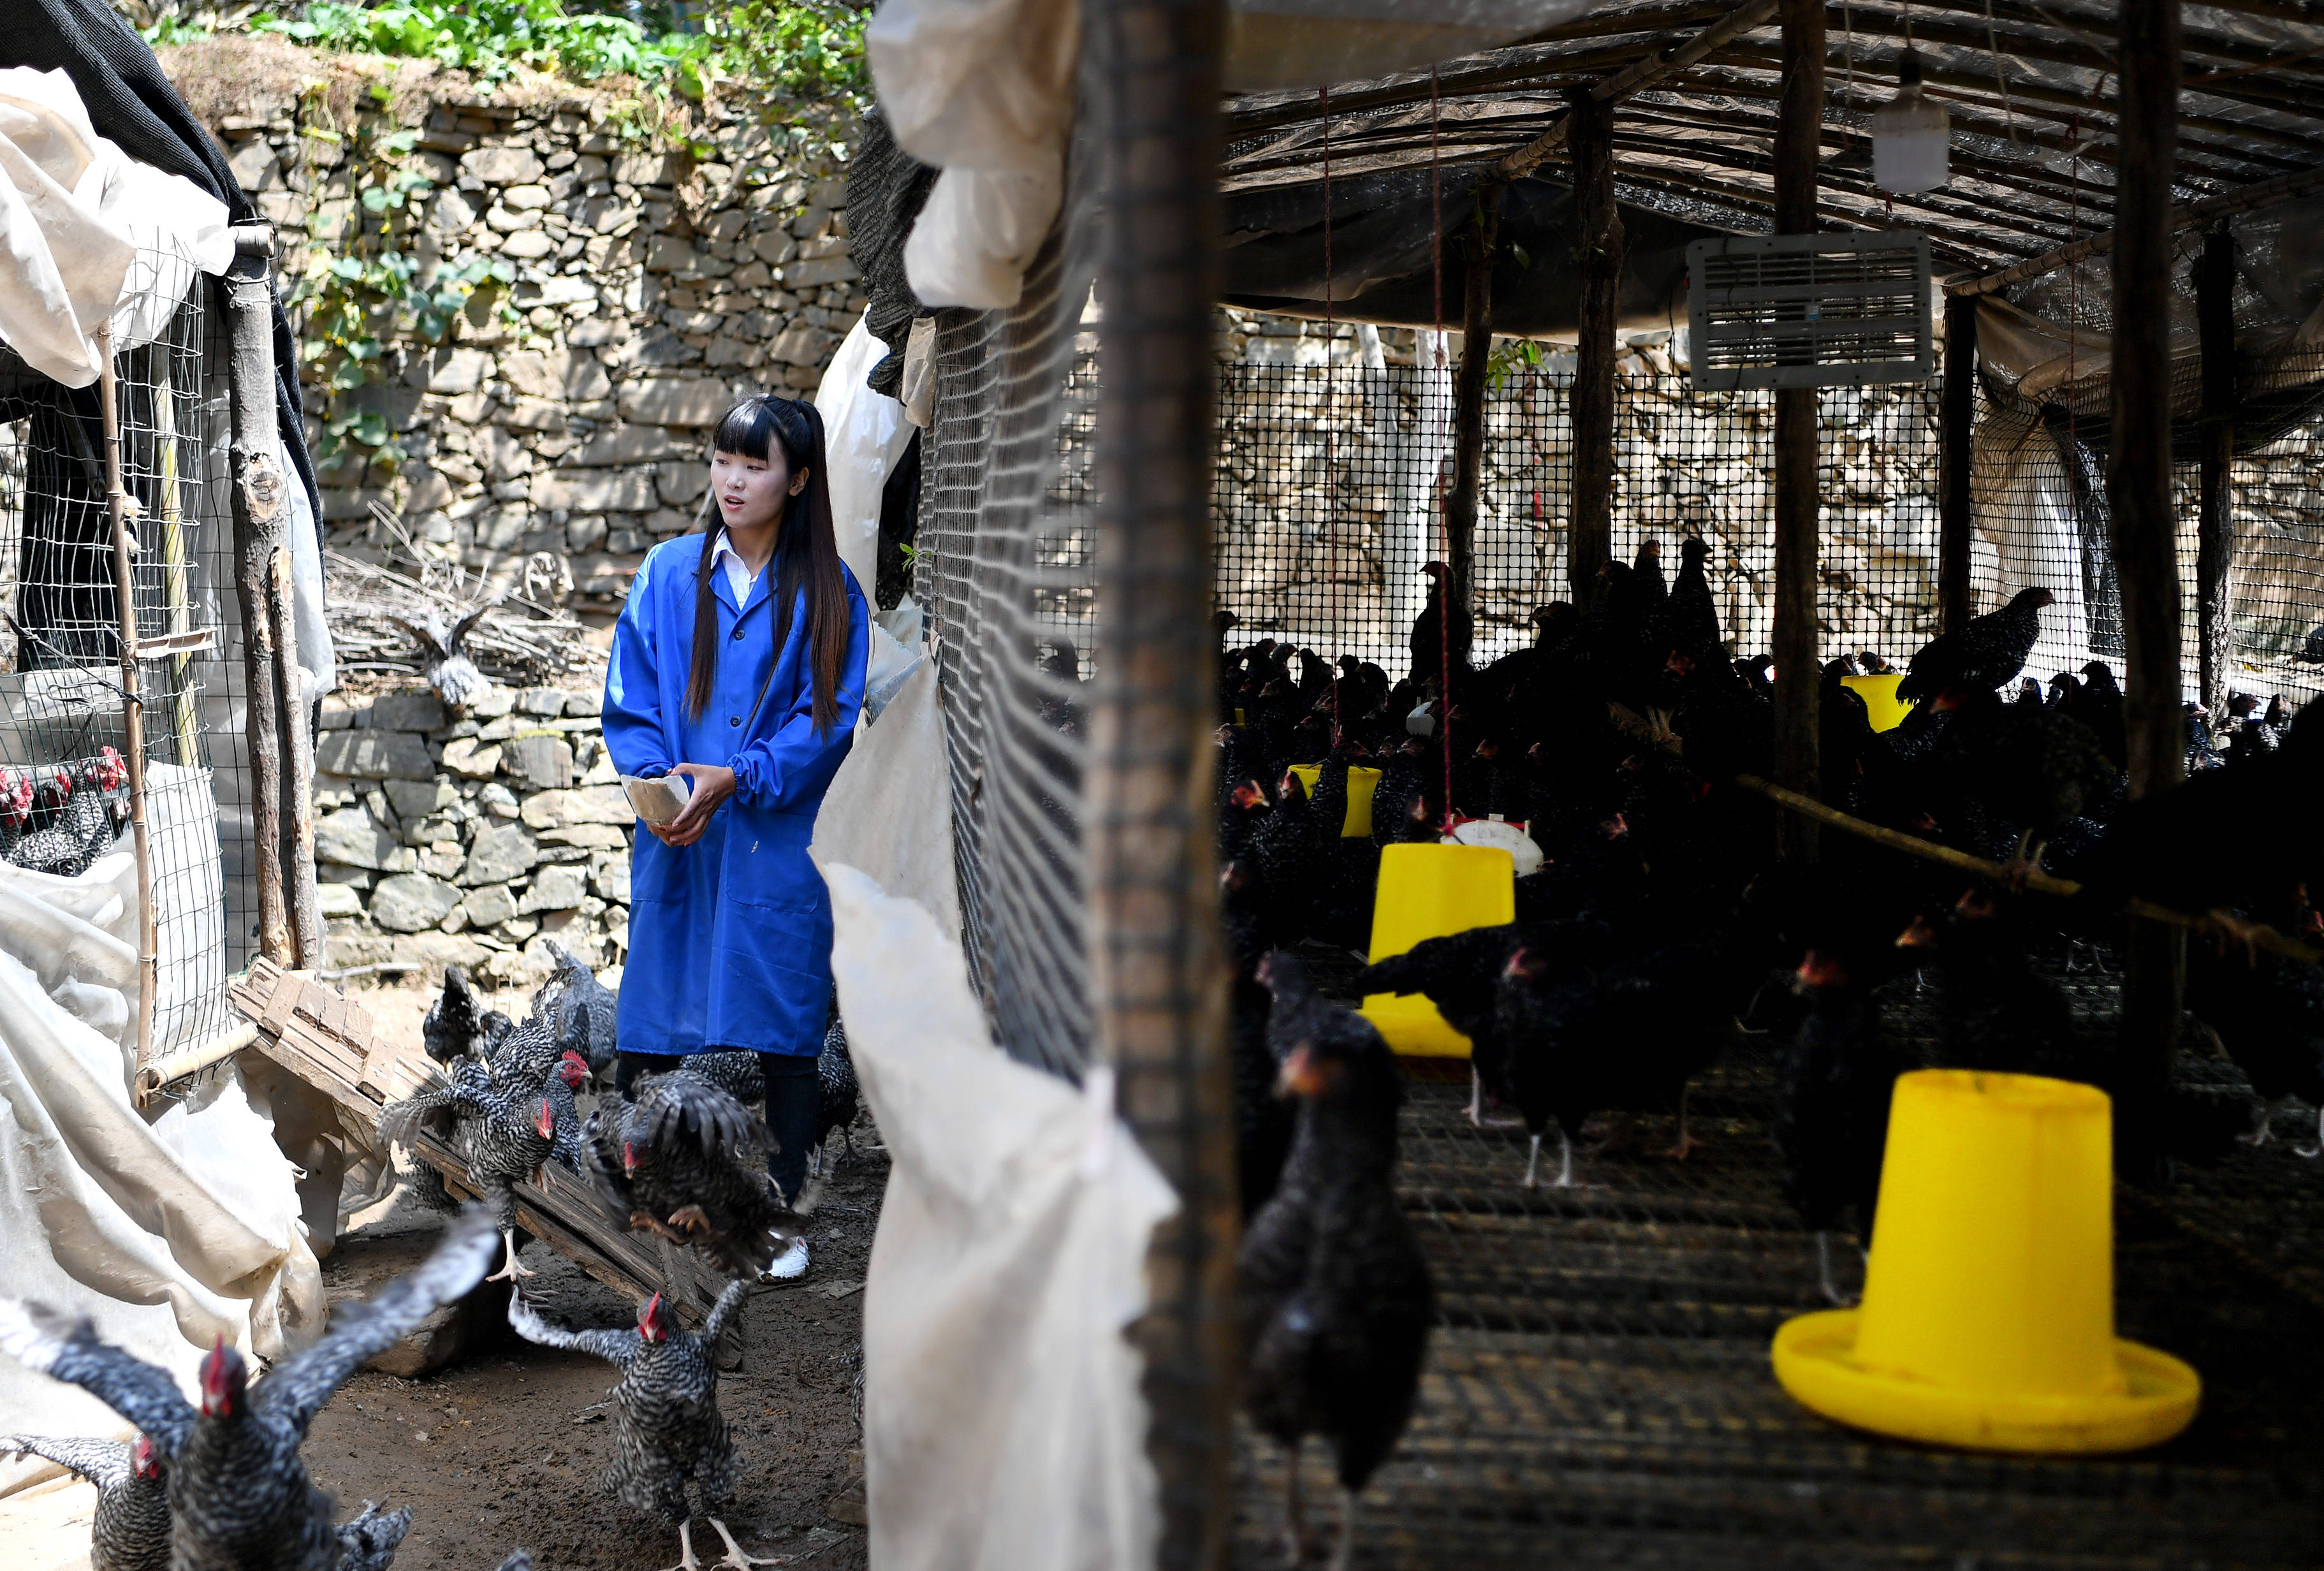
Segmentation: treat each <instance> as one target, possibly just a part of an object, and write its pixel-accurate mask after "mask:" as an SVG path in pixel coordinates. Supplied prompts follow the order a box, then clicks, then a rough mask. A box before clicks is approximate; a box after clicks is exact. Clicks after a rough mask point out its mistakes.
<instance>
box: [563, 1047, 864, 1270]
mask: <svg viewBox="0 0 2324 1571" xmlns="http://www.w3.org/2000/svg"><path fill="white" fill-rule="evenodd" d="M697 1056H698V1055H697ZM631 1092H632V1096H633V1097H634V1100H624V1099H623V1098H622V1096H621V1095H618V1094H616V1095H612V1096H609V1097H607V1098H605V1099H604V1101H603V1102H601V1103H599V1104H597V1108H596V1110H595V1112H593V1113H592V1114H590V1115H589V1122H588V1123H587V1124H586V1127H585V1131H584V1141H585V1143H586V1154H587V1162H588V1168H589V1176H590V1178H591V1180H592V1182H593V1183H594V1184H595V1187H596V1190H597V1194H598V1197H599V1199H600V1201H601V1202H602V1203H603V1205H604V1208H605V1213H606V1215H607V1216H608V1217H609V1218H610V1219H611V1220H612V1221H613V1224H615V1225H616V1226H622V1227H634V1228H641V1229H644V1230H646V1231H649V1232H652V1233H657V1234H660V1235H661V1236H663V1237H665V1238H668V1239H669V1240H671V1241H672V1242H674V1243H690V1244H693V1245H694V1246H695V1247H696V1249H697V1251H699V1252H700V1253H701V1254H702V1255H703V1256H704V1258H705V1259H706V1260H708V1261H711V1262H712V1263H713V1264H714V1265H715V1266H716V1267H717V1268H718V1269H719V1270H721V1271H724V1272H725V1273H726V1274H727V1275H728V1276H730V1277H756V1276H757V1275H758V1274H759V1273H760V1272H761V1271H765V1270H766V1269H767V1267H768V1266H769V1265H770V1264H771V1263H772V1262H773V1261H774V1258H775V1256H776V1255H777V1254H779V1253H780V1252H782V1251H783V1250H785V1249H788V1247H789V1246H790V1242H791V1240H793V1239H795V1238H798V1237H802V1236H804V1234H806V1231H807V1222H806V1219H807V1217H808V1216H809V1215H813V1213H814V1211H815V1207H816V1202H817V1200H818V1199H819V1198H820V1195H821V1181H820V1179H819V1178H809V1179H808V1180H807V1184H806V1186H805V1187H803V1189H802V1190H801V1192H800V1196H799V1200H798V1205H797V1206H791V1205H787V1204H786V1203H785V1201H784V1197H783V1195H782V1193H781V1191H780V1190H779V1189H778V1188H777V1187H775V1182H774V1180H773V1179H772V1178H770V1177H769V1176H768V1173H767V1148H766V1126H765V1125H764V1124H762V1123H760V1122H759V1121H758V1120H757V1119H755V1118H753V1117H752V1116H751V1115H750V1114H749V1113H747V1112H745V1111H744V1110H743V1107H742V1103H740V1102H739V1101H737V1100H736V1099H735V1098H734V1097H733V1095H730V1094H729V1093H727V1092H726V1091H724V1090H722V1089H721V1088H720V1087H719V1086H716V1085H715V1084H713V1083H712V1082H711V1081H709V1080H707V1079H705V1078H704V1077H701V1076H700V1075H697V1074H695V1073H693V1072H691V1071H690V1070H689V1069H687V1068H683V1067H681V1068H677V1069H671V1070H668V1071H666V1072H664V1073H662V1074H659V1075H648V1076H646V1077H643V1078H641V1079H640V1080H639V1081H638V1082H637V1084H636V1085H635V1086H632V1087H631Z"/></svg>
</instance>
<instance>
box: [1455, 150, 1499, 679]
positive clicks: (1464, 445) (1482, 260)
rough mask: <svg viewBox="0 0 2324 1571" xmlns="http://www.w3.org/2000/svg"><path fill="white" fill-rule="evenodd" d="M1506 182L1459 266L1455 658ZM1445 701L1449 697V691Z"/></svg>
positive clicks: (1471, 537) (1492, 194)
mask: <svg viewBox="0 0 2324 1571" xmlns="http://www.w3.org/2000/svg"><path fill="white" fill-rule="evenodd" d="M1502 189H1503V188H1502V185H1501V182H1500V181H1499V180H1484V181H1482V182H1480V184H1479V185H1478V187H1477V214H1476V217H1475V219H1474V220H1473V221H1472V222H1471V226H1470V230H1469V234H1468V236H1467V237H1466V241H1465V244H1464V246H1463V250H1464V252H1465V254H1466V255H1465V265H1464V266H1463V267H1462V270H1461V277H1462V289H1461V369H1460V371H1459V373H1458V374H1456V375H1455V376H1454V378H1453V383H1452V490H1451V491H1450V492H1449V493H1448V494H1446V495H1445V498H1444V565H1445V566H1446V567H1447V568H1450V569H1451V571H1450V573H1449V575H1448V577H1447V582H1446V585H1445V591H1444V592H1445V597H1446V599H1447V600H1449V601H1450V602H1451V604H1452V605H1458V606H1461V607H1462V608H1463V609H1464V610H1466V611H1468V612H1469V613H1470V615H1467V616H1462V617H1449V616H1448V617H1446V618H1445V621H1444V628H1445V633H1446V636H1447V637H1448V638H1449V639H1450V640H1451V642H1450V643H1449V644H1448V645H1447V646H1446V653H1447V654H1448V655H1450V657H1451V659H1452V663H1453V665H1454V666H1455V667H1456V668H1458V667H1462V666H1465V665H1467V664H1468V663H1469V646H1470V639H1471V633H1472V632H1473V626H1472V624H1473V623H1474V621H1475V612H1476V607H1477V584H1476V577H1477V488H1478V485H1479V484H1480V480H1481V478H1482V476H1483V473H1484V467H1485V382H1486V377H1487V375H1488V374H1489V372H1490V370H1491V366H1492V359H1493V263H1494V260H1495V258H1496V256H1497V255H1498V254H1499V249H1500V236H1501V191H1502ZM1446 701H1447V702H1448V703H1449V702H1450V701H1451V699H1450V696H1449V695H1448V696H1447V699H1446Z"/></svg>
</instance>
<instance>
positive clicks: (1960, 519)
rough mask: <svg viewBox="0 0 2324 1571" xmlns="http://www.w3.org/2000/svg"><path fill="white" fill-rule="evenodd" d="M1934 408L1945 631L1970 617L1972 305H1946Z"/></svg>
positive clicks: (1940, 618)
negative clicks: (1939, 385) (1941, 374)
mask: <svg viewBox="0 0 2324 1571" xmlns="http://www.w3.org/2000/svg"><path fill="white" fill-rule="evenodd" d="M1939 400H1940V402H1939V403H1938V406H1937V439H1938V443H1937V446H1938V460H1937V461H1938V482H1937V626H1938V628H1939V629H1940V630H1941V631H1942V632H1945V633H1950V632H1952V631H1953V630H1954V629H1955V628H1958V627H1959V626H1960V625H1961V624H1963V623H1964V622H1967V621H1968V620H1969V617H1970V615H1972V614H1973V611H1974V607H1973V606H1972V605H1971V603H1970V596H1969V537H1970V535H1971V532H1972V531H1973V530H1974V529H1975V526H1976V521H1975V519H1974V517H1973V516H1972V513H1973V506H1972V502H1971V496H1970V489H1969V457H1970V453H1971V443H1972V441H1973V440H1974V438H1975V430H1974V428H1975V425H1976V421H1977V301H1975V300H1967V299H1949V300H1946V301H1945V375H1944V384H1943V386H1942V388H1941V390H1940V393H1939Z"/></svg>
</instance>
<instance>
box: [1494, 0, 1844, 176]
mask: <svg viewBox="0 0 2324 1571" xmlns="http://www.w3.org/2000/svg"><path fill="white" fill-rule="evenodd" d="M1777 4H1778V0H1748V3H1747V4H1745V5H1740V6H1738V7H1737V8H1736V9H1735V10H1734V11H1733V12H1732V13H1731V14H1729V15H1727V16H1726V17H1724V18H1722V19H1720V21H1718V22H1715V23H1711V25H1710V26H1709V27H1706V28H1704V29H1703V30H1702V31H1701V32H1699V33H1697V34H1695V36H1694V37H1692V38H1691V39H1689V40H1688V41H1687V42H1684V43H1680V44H1674V45H1672V46H1671V47H1670V48H1669V49H1666V50H1664V51H1662V52H1661V53H1659V54H1655V55H1652V56H1649V57H1648V58H1647V59H1646V60H1640V61H1638V62H1637V64H1635V65H1631V66H1628V67H1625V68H1624V69H1621V70H1619V71H1617V72H1615V73H1614V74H1613V75H1612V76H1610V77H1608V78H1607V79H1605V80H1603V81H1601V82H1598V83H1596V84H1594V85H1593V86H1592V87H1591V89H1590V95H1591V97H1592V98H1594V99H1596V100H1597V101H1598V102H1599V103H1600V104H1618V103H1619V102H1621V101H1622V100H1623V99H1624V98H1627V97H1630V95H1632V94H1633V93H1637V92H1639V91H1641V90H1642V89H1644V88H1649V87H1652V86H1653V85H1654V84H1655V82H1657V81H1660V80H1661V79H1663V78H1665V77H1666V76H1669V75H1670V74H1671V73H1672V72H1674V71H1682V70H1684V69H1686V68H1687V67H1689V66H1691V65H1693V64H1694V63H1696V62H1697V61H1698V60H1704V59H1707V58H1708V57H1710V56H1711V55H1713V54H1716V53H1717V52H1718V51H1720V50H1722V49H1724V48H1726V47H1727V46H1728V45H1729V43H1732V42H1734V41H1735V38H1736V35H1737V34H1738V33H1741V32H1746V31H1748V29H1751V28H1754V27H1757V26H1759V25H1760V24H1761V23H1765V22H1766V21H1767V20H1768V18H1770V17H1772V16H1773V15H1774V14H1775V7H1776V5H1777ZM1819 118H1821V116H1819ZM1572 129H1573V116H1572V115H1571V114H1569V115H1567V116H1566V117H1565V118H1564V119H1563V120H1561V121H1559V122H1558V123H1557V124H1556V125H1553V126H1551V127H1550V128H1549V129H1548V130H1547V131H1545V132H1543V133H1542V134H1540V135H1539V136H1536V137H1535V138H1534V139H1533V140H1532V141H1531V142H1528V143H1526V144H1525V145H1524V146H1523V147H1520V148H1518V149H1517V151H1516V152H1512V153H1510V154H1509V155H1508V157H1507V158H1504V159H1502V160H1501V161H1500V162H1499V163H1497V164H1495V165H1494V166H1493V174H1494V176H1495V178H1497V179H1499V180H1523V179H1524V178H1525V177H1526V175H1529V174H1531V173H1532V172H1533V171H1535V170H1536V169H1538V168H1540V167H1541V164H1542V162H1543V161H1544V160H1545V159H1546V158H1548V157H1549V155H1550V154H1551V153H1553V152H1556V151H1557V150H1558V148H1560V147H1562V146H1563V145H1564V143H1565V139H1566V137H1567V136H1569V135H1571V134H1572Z"/></svg>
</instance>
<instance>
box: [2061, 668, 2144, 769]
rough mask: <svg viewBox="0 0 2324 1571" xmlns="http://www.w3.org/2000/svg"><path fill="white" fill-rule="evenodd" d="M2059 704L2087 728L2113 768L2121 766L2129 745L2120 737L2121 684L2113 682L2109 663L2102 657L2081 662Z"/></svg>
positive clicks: (2112, 673)
mask: <svg viewBox="0 0 2324 1571" xmlns="http://www.w3.org/2000/svg"><path fill="white" fill-rule="evenodd" d="M2060 707H2062V708H2063V709H2064V710H2065V711H2066V713H2067V714H2068V715H2070V716H2073V717H2074V718H2075V719H2077V720H2079V721H2080V722H2081V723H2082V724H2083V725H2087V726H2089V728H2090V730H2091V732H2092V733H2093V734H2094V735H2097V737H2098V746H2099V747H2100V748H2101V749H2102V750H2104V752H2105V753H2106V755H2107V757H2108V758H2110V759H2112V760H2113V761H2114V766H2115V767H2116V769H2120V768H2122V767H2123V763H2124V762H2125V760H2126V759H2127V758H2128V756H2129V749H2128V746H2127V744H2126V743H2125V742H2124V740H2123V731H2122V688H2119V687H2117V686H2116V684H2115V679H2114V670H2113V668H2112V667H2110V666H2108V665H2107V663H2106V661H2102V660H2094V661H2090V662H2089V664H2088V665H2086V666H2084V667H2083V668H2082V679H2081V680H2080V681H2079V682H2075V683H2074V684H2073V686H2072V687H2070V688H2067V689H2066V693H2065V697H2064V698H2063V699H2062V700H2061V705H2060Z"/></svg>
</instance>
